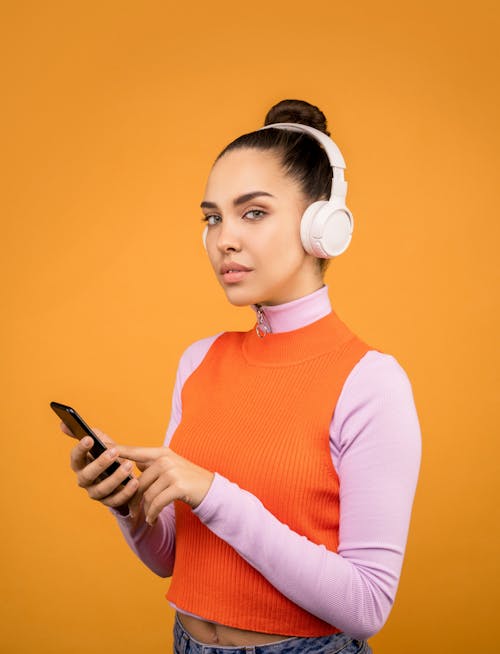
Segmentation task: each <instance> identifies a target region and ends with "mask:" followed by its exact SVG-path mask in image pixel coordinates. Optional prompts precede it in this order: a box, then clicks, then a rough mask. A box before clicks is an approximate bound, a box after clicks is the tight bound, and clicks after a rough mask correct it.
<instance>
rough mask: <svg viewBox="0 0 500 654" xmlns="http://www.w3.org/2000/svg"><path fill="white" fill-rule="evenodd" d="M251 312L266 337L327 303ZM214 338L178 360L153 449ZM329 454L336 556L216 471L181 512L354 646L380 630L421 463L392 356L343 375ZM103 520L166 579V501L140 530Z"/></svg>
mask: <svg viewBox="0 0 500 654" xmlns="http://www.w3.org/2000/svg"><path fill="white" fill-rule="evenodd" d="M252 308H253V309H254V310H255V311H256V312H257V315H258V318H259V319H260V320H259V322H260V323H261V325H263V327H264V329H267V330H269V331H272V332H274V333H276V332H286V331H291V330H295V329H299V328H301V327H304V326H305V325H308V324H309V323H311V322H314V321H316V320H319V319H320V318H322V317H324V316H325V315H327V314H328V313H329V312H330V311H331V304H330V300H329V296H328V287H327V286H323V287H322V288H320V289H318V290H317V291H314V292H313V293H311V294H309V295H306V296H304V297H301V298H299V299H297V300H293V301H292V302H287V303H285V304H281V305H273V306H261V307H260V308H259V307H258V306H257V305H252ZM218 336H220V333H219V334H215V335H214V336H210V337H208V338H203V339H201V340H199V341H196V342H195V343H193V344H192V345H190V346H189V347H188V348H187V349H186V350H185V351H184V353H183V354H182V356H181V359H180V362H179V366H178V370H177V376H176V381H175V387H174V392H173V400H172V412H171V417H170V423H169V425H168V429H167V433H166V438H165V441H164V445H165V446H168V444H169V442H170V438H171V437H172V434H173V433H174V431H175V429H176V428H177V425H178V424H179V422H180V419H181V416H182V403H181V391H182V387H183V384H184V382H185V381H186V379H187V378H188V377H189V375H190V374H191V373H192V372H193V371H194V370H195V369H196V368H197V366H198V365H199V364H200V363H201V361H202V360H203V358H204V356H205V354H206V353H207V351H208V349H209V348H210V346H211V345H212V343H213V342H214V341H215V339H217V338H218ZM264 338H266V336H264ZM333 408H334V407H332V411H333ZM330 453H331V457H332V462H333V465H334V467H335V469H336V471H337V474H338V477H339V481H340V527H339V547H338V551H337V552H332V551H329V550H327V549H326V548H325V547H324V546H322V545H317V544H315V543H312V542H311V541H309V540H308V539H307V538H305V537H304V536H301V535H299V534H298V533H296V532H294V531H292V530H291V529H290V528H289V527H288V526H287V525H286V524H283V523H281V522H280V521H279V520H277V519H276V518H275V516H274V515H273V514H272V513H270V512H269V511H268V510H267V509H266V508H265V507H264V506H263V505H262V503H261V502H260V501H259V499H258V498H257V497H255V496H254V495H252V494H251V493H249V492H248V491H245V490H244V489H242V488H240V487H239V486H237V485H236V484H235V483H233V482H232V481H231V480H230V479H226V478H225V477H223V476H222V475H220V474H218V473H217V472H216V471H214V472H215V476H214V480H213V482H212V485H211V486H210V489H209V491H208V493H207V495H206V496H205V498H204V499H203V501H202V502H201V504H199V506H198V507H197V508H196V509H193V512H194V513H195V515H197V516H198V518H199V519H200V520H201V521H202V522H203V524H205V525H206V526H207V527H208V528H209V529H210V530H211V531H213V532H214V533H215V534H217V535H218V536H219V537H220V538H222V539H223V540H225V541H226V542H227V543H229V544H230V545H231V546H232V547H233V548H234V549H235V550H236V551H237V552H238V553H239V554H240V555H241V556H242V557H243V558H244V559H245V560H246V561H247V562H248V563H250V564H251V565H252V566H253V567H255V568H256V569H257V570H258V571H259V572H260V573H261V574H262V575H264V577H265V578H266V579H267V580H268V581H269V582H270V583H271V584H273V585H274V586H275V587H276V588H277V589H278V590H279V591H280V592H281V593H283V594H284V595H285V596H286V597H288V598H289V599H290V600H292V601H293V602H295V603H296V604H298V605H299V606H301V607H302V608H304V609H305V610H307V611H309V612H310V613H312V614H314V615H316V616H318V617H319V618H321V619H322V620H325V621H326V622H328V623H329V624H332V625H334V626H335V627H337V628H339V629H342V630H343V631H345V632H346V633H348V634H349V635H351V636H352V637H354V638H362V639H364V638H368V637H370V636H372V635H374V634H375V633H377V632H378V631H379V630H380V628H381V627H382V625H383V624H384V622H385V621H386V619H387V617H388V615H389V612H390V610H391V607H392V604H393V602H394V597H395V594H396V590H397V586H398V583H399V578H400V574H401V567H402V562H403V555H404V550H405V546H406V540H407V535H408V528H409V522H410V515H411V510H412V505H413V498H414V494H415V488H416V483H417V477H418V472H419V467H420V458H421V435H420V427H419V421H418V416H417V412H416V409H415V404H414V399H413V393H412V388H411V384H410V381H409V379H408V377H407V375H406V373H405V371H404V369H403V368H402V367H401V366H400V364H399V363H398V362H397V360H396V359H395V358H394V357H393V356H391V355H389V354H384V353H381V352H378V351H375V350H370V351H369V352H367V353H366V354H365V355H364V356H363V357H362V358H361V359H360V361H359V362H358V363H357V364H356V365H355V366H354V368H353V369H352V371H351V372H350V374H349V376H348V377H347V380H346V381H345V384H344V387H343V389H342V392H341V394H340V397H339V399H338V402H337V406H336V407H335V412H334V414H333V416H332V421H331V424H330ZM112 512H113V514H114V515H115V517H116V519H117V521H118V524H119V526H120V529H121V530H122V532H123V534H124V536H125V539H126V540H127V542H128V544H129V545H130V547H131V548H132V550H133V551H134V552H135V553H136V554H137V556H138V557H139V558H140V559H141V560H142V561H143V562H144V563H145V564H146V565H147V566H148V567H149V568H150V569H151V570H152V571H153V572H155V573H156V574H158V575H160V576H162V577H168V576H170V575H171V574H172V570H173V565H174V560H175V513H174V506H173V504H170V505H169V506H167V507H165V508H164V509H163V511H162V512H161V514H160V516H159V518H158V520H157V521H156V523H155V524H154V525H153V526H152V527H151V526H149V525H148V524H147V523H146V522H145V521H144V515H143V513H142V512H140V513H139V514H138V516H137V517H135V518H134V519H132V518H130V516H122V515H120V514H119V513H118V512H116V511H112ZM174 608H177V609H178V610H179V611H182V607H174ZM195 617H199V618H201V619H204V618H203V616H195Z"/></svg>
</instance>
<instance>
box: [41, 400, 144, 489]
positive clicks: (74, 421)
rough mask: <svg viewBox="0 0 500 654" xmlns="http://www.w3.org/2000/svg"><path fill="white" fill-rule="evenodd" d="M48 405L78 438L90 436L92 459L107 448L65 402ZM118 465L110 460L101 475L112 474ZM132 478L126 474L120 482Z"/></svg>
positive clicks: (107, 475) (124, 482) (126, 481)
mask: <svg viewBox="0 0 500 654" xmlns="http://www.w3.org/2000/svg"><path fill="white" fill-rule="evenodd" d="M50 406H51V408H52V410H53V411H55V412H56V413H57V415H58V416H59V418H61V420H62V421H63V422H64V424H65V425H66V427H68V429H70V431H71V433H72V434H73V435H74V436H76V438H78V440H81V439H82V438H84V437H85V436H90V437H91V438H92V439H93V440H94V444H93V445H92V447H91V448H90V454H91V455H92V457H93V458H94V459H97V457H98V456H100V455H101V454H102V453H103V452H105V451H106V450H107V449H108V448H107V447H106V445H105V444H104V443H103V442H102V440H101V439H100V438H99V436H98V435H97V434H96V433H94V432H93V431H92V429H91V428H90V427H89V426H88V425H87V423H86V422H85V421H84V419H83V418H82V417H81V416H79V415H78V413H77V412H76V411H75V410H74V409H73V408H71V407H70V406H67V405H66V404H61V403H60V402H51V403H50ZM119 467H120V463H119V462H118V461H112V462H111V463H110V464H109V466H108V467H107V468H106V469H105V470H103V471H102V472H101V475H104V476H105V477H109V475H111V474H113V472H115V470H118V468H119ZM132 479H133V477H132V475H128V477H126V478H125V479H124V480H123V481H122V484H127V483H128V482H129V481H131V480H132Z"/></svg>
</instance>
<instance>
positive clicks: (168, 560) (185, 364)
mask: <svg viewBox="0 0 500 654" xmlns="http://www.w3.org/2000/svg"><path fill="white" fill-rule="evenodd" d="M217 336H219V334H216V335H215V336H210V337H208V338H204V339H202V340H200V341H196V342H195V343H193V344H192V345H190V346H189V347H188V348H187V349H186V350H185V351H184V352H183V354H182V356H181V358H180V361H179V365H178V368H177V374H176V378H175V385H174V391H173V395H172V410H171V414H170V422H169V425H168V429H167V434H166V437H165V443H164V444H165V446H167V445H168V444H169V443H170V439H171V438H172V435H173V433H174V431H175V430H176V429H177V425H178V424H179V422H180V420H181V416H182V404H181V391H182V387H183V385H184V382H185V381H186V379H187V377H189V375H190V374H191V373H192V372H193V371H194V370H195V369H196V368H197V367H198V365H199V364H200V363H201V361H202V359H203V357H204V355H205V354H206V352H207V351H208V348H209V347H210V345H211V344H212V343H213V341H214V340H215V339H216V338H217ZM111 511H112V513H113V514H114V516H115V517H116V520H117V522H118V526H119V527H120V529H121V531H122V533H123V536H124V537H125V540H126V541H127V543H128V544H129V546H130V548H131V549H132V551H133V552H134V553H135V554H136V555H137V556H138V557H139V558H140V559H141V561H142V562H143V563H144V564H145V565H147V567H148V568H150V569H151V570H152V571H153V572H154V573H156V574H157V575H159V576H160V577H170V576H171V575H172V571H173V568H174V561H175V510H174V504H173V502H172V503H171V504H169V505H168V506H166V507H165V508H164V509H162V511H161V513H160V514H159V516H158V519H157V520H156V521H155V523H154V524H153V525H149V524H148V523H147V522H146V521H145V515H144V511H143V507H142V502H141V506H140V510H139V511H138V513H137V515H134V516H133V517H132V516H131V515H130V513H127V514H126V515H123V514H122V513H120V512H119V511H117V510H114V509H112V510H111Z"/></svg>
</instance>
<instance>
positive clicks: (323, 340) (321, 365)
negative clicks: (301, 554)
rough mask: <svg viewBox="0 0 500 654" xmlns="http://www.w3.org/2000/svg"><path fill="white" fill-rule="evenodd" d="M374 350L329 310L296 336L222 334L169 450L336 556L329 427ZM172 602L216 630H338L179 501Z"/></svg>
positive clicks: (193, 379) (188, 385)
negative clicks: (349, 383)
mask: <svg viewBox="0 0 500 654" xmlns="http://www.w3.org/2000/svg"><path fill="white" fill-rule="evenodd" d="M370 349H372V348H370V347H369V346H368V345H366V343H364V342H363V341H361V340H360V339H359V338H358V337H357V336H356V335H355V334H353V333H352V332H351V331H350V329H349V328H348V327H347V326H346V325H345V324H344V323H343V322H342V321H341V320H340V319H339V318H338V317H337V315H336V314H335V313H334V312H333V311H332V312H331V313H329V314H328V315H327V316H325V317H323V318H321V319H320V320H317V321H316V322H313V323H311V324H309V325H306V326H305V327H302V328H300V329H296V330H294V331H291V332H280V333H276V334H273V333H271V334H267V335H266V336H264V337H263V338H259V337H258V335H257V334H256V332H255V329H252V330H250V331H248V332H225V333H223V334H222V335H221V336H219V337H218V338H217V339H216V340H215V341H214V343H213V344H212V346H211V347H210V349H209V350H208V352H207V354H206V356H205V358H204V359H203V361H202V362H201V364H200V365H199V367H198V368H197V369H196V370H195V371H194V372H193V373H192V374H191V375H190V377H189V378H188V379H187V380H186V382H185V383H184V387H183V389H182V419H181V422H180V424H179V426H178V427H177V430H176V431H175V433H174V435H173V437H172V440H171V448H172V450H174V451H175V452H177V453H178V454H180V455H181V456H184V457H186V458H187V459H189V460H190V461H193V462H194V463H196V464H198V465H200V466H202V467H204V468H206V469H208V470H211V471H214V472H218V473H219V474H221V475H223V476H225V477H226V478H227V479H229V480H230V481H232V482H235V483H237V484H238V485H239V486H240V487H241V488H243V489H245V490H247V491H249V492H251V493H253V494H254V495H255V496H256V497H257V498H259V499H260V501H261V502H262V503H263V504H264V506H265V507H266V508H267V509H268V510H269V511H271V513H273V514H274V515H275V516H276V517H277V518H278V519H279V520H280V521H282V522H284V523H285V524H287V525H288V526H289V527H290V528H291V529H292V530H294V531H296V532H297V533H299V534H301V535H303V536H306V537H307V538H308V539H309V540H311V541H313V542H314V543H318V544H320V543H321V544H323V545H324V546H325V547H326V548H327V549H328V550H331V551H333V552H336V551H337V547H338V527H339V480H338V477H337V474H336V472H335V468H334V467H333V464H332V460H331V455H330V449H329V426H330V422H331V420H332V416H333V412H334V410H335V406H336V404H337V400H338V397H339V394H340V392H341V390H342V386H343V385H344V382H345V380H346V378H347V376H348V375H349V373H350V371H351V370H352V368H353V367H354V366H355V364H356V363H357V362H358V361H359V360H360V359H361V357H362V356H363V355H364V354H365V353H366V352H367V351H368V350H370ZM175 512H176V555H175V566H174V571H173V576H172V581H171V585H170V589H169V591H168V593H167V598H168V599H169V600H170V601H172V602H173V603H174V604H175V605H176V606H177V607H178V608H179V610H181V611H182V610H184V611H187V612H189V613H194V614H195V615H199V616H202V617H203V618H205V619H206V620H211V621H213V622H218V623H220V624H224V625H229V626H232V627H237V628H239V629H248V630H251V631H260V632H265V633H273V634H284V635H290V636H322V635H326V634H332V633H336V632H338V631H339V629H337V628H336V627H335V626H334V625H330V624H327V623H326V622H324V621H323V620H320V619H319V618H317V617H315V616H313V615H312V614H311V613H308V612H307V611H305V610H304V609H302V608H300V607H299V606H298V605H296V604H294V603H293V602H291V601H290V600H289V599H287V598H286V597H285V596H284V595H283V594H281V593H280V592H279V591H278V590H276V588H274V587H273V586H272V585H271V584H270V583H269V582H268V581H267V580H266V579H265V578H264V577H263V576H262V575H261V574H260V573H259V572H258V571H257V570H255V568H253V567H252V566H251V565H250V564H248V563H247V562H246V561H245V560H244V559H243V558H242V557H240V556H239V554H238V553H237V552H236V551H235V550H234V549H233V548H232V547H231V546H230V545H229V544H227V543H226V542H225V541H223V540H222V539H221V538H219V537H218V536H216V535H215V534H213V533H212V532H211V531H210V530H209V529H208V528H207V527H206V526H205V525H204V524H202V522H201V521H200V520H199V519H198V518H197V516H196V515H194V514H193V513H192V511H191V509H190V507H189V506H188V505H187V504H185V503H184V502H180V501H176V503H175Z"/></svg>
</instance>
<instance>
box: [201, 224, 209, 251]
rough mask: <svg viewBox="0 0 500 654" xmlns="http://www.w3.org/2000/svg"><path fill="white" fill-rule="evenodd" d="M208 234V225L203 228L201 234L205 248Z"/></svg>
mask: <svg viewBox="0 0 500 654" xmlns="http://www.w3.org/2000/svg"><path fill="white" fill-rule="evenodd" d="M207 234H208V227H205V229H204V230H203V234H202V235H201V240H202V241H203V247H204V248H205V250H206V249H207Z"/></svg>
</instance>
